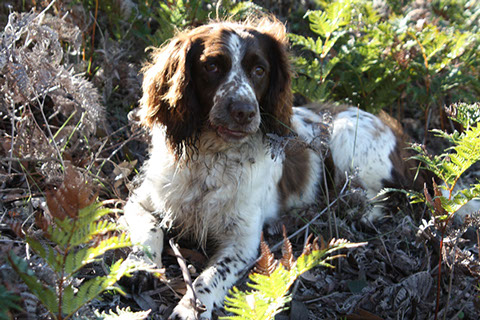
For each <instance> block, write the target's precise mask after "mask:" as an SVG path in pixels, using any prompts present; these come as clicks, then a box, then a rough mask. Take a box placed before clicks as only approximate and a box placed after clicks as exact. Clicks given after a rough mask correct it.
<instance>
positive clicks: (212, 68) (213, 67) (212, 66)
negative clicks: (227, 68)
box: [205, 62, 218, 73]
mask: <svg viewBox="0 0 480 320" xmlns="http://www.w3.org/2000/svg"><path fill="white" fill-rule="evenodd" d="M205 71H207V72H209V73H216V72H218V65H217V64H216V63H215V62H207V63H206V64H205Z"/></svg>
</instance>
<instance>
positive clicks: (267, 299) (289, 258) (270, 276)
mask: <svg viewBox="0 0 480 320" xmlns="http://www.w3.org/2000/svg"><path fill="white" fill-rule="evenodd" d="M311 238H312V237H311V236H310V237H309V238H308V240H307V243H306V244H305V247H304V249H303V253H302V254H301V255H300V257H298V259H297V260H295V259H294V257H293V253H292V245H291V243H290V241H289V240H288V238H287V237H286V234H285V229H284V242H283V247H282V254H283V257H282V258H281V259H280V262H278V261H276V260H275V259H274V257H273V254H272V253H271V251H270V248H269V247H268V245H267V244H266V243H265V242H264V241H263V239H262V241H261V245H260V250H261V255H260V258H259V260H258V261H257V264H256V267H255V269H254V272H253V273H252V274H250V276H249V278H250V282H248V283H247V285H248V286H249V287H250V288H252V289H253V290H252V291H240V290H239V289H238V288H236V287H233V288H232V289H231V290H230V294H229V296H227V297H226V298H225V299H226V300H225V310H227V311H229V312H231V313H233V314H235V315H234V316H227V317H223V318H221V319H225V320H228V319H231V320H233V319H251V320H266V319H273V318H274V316H275V315H276V314H277V313H279V312H280V311H282V310H283V309H284V308H285V305H286V304H287V303H288V302H289V301H290V300H291V297H290V296H289V295H288V291H289V289H290V287H291V286H292V284H293V283H294V282H295V280H296V279H297V278H298V277H299V276H300V275H301V274H302V273H304V272H306V271H308V270H310V269H312V268H313V267H316V266H324V267H333V266H332V265H330V264H329V263H328V262H327V261H330V260H333V259H336V258H338V257H341V256H342V255H336V256H327V255H329V254H330V253H332V252H335V251H338V250H340V249H346V248H355V247H358V246H362V245H365V243H350V242H348V241H346V240H344V239H338V240H335V239H332V240H331V241H330V242H329V243H328V244H325V243H324V242H323V240H322V239H320V244H318V238H316V239H314V240H313V242H311Z"/></svg>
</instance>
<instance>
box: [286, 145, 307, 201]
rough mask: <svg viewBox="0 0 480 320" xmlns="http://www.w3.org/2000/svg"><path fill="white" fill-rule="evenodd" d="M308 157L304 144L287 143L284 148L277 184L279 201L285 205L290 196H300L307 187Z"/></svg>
mask: <svg viewBox="0 0 480 320" xmlns="http://www.w3.org/2000/svg"><path fill="white" fill-rule="evenodd" d="M309 165H310V156H309V153H308V150H307V149H306V146H305V144H304V143H302V142H300V141H296V140H292V141H289V143H288V144H287V146H286V147H285V160H284V163H283V172H282V178H281V179H280V181H279V183H278V190H279V192H280V197H281V199H280V201H282V205H285V204H286V203H285V202H286V200H287V199H288V198H289V197H290V196H292V195H297V196H299V195H301V194H302V193H303V192H304V191H305V188H306V187H307V182H308V179H309V176H308V175H309V173H310V170H309V168H308V166H309Z"/></svg>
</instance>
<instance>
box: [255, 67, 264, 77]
mask: <svg viewBox="0 0 480 320" xmlns="http://www.w3.org/2000/svg"><path fill="white" fill-rule="evenodd" d="M253 73H254V74H255V75H256V76H257V77H259V78H261V77H263V76H264V75H265V69H264V68H263V67H261V66H256V67H255V68H254V69H253Z"/></svg>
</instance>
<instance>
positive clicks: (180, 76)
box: [125, 17, 423, 319]
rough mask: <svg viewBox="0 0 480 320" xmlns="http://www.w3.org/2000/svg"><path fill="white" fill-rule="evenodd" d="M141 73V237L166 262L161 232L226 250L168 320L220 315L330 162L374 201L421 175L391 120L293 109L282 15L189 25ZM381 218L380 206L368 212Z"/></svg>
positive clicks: (352, 111) (135, 202)
mask: <svg viewBox="0 0 480 320" xmlns="http://www.w3.org/2000/svg"><path fill="white" fill-rule="evenodd" d="M143 72H144V81H143V97H142V98H141V101H140V107H141V109H140V110H141V111H140V112H141V119H142V123H143V124H144V125H145V127H147V128H148V129H149V130H150V132H151V134H152V143H151V151H150V157H149V159H148V160H147V161H146V163H145V164H144V166H143V169H142V174H141V181H142V182H141V185H140V186H139V187H138V188H137V189H136V190H135V191H134V192H133V194H132V196H131V197H130V199H129V201H128V202H127V204H126V206H125V219H126V221H127V223H128V225H129V228H130V232H131V236H132V240H133V241H135V242H137V243H139V244H141V245H142V246H143V247H144V248H146V250H148V251H149V252H150V255H149V256H150V257H151V258H152V260H153V262H154V263H156V264H157V265H158V266H161V264H162V262H161V253H162V248H163V231H162V228H174V229H176V230H177V231H178V232H179V233H180V235H188V236H190V237H192V238H193V239H195V240H196V241H197V242H198V243H199V244H201V245H202V246H206V244H207V239H208V240H209V241H213V243H215V244H216V247H217V250H216V253H215V255H213V256H212V257H211V258H210V260H209V264H208V267H206V269H205V270H204V271H203V272H202V273H201V274H200V275H199V276H198V277H197V279H196V280H195V281H194V282H193V290H192V288H188V289H187V292H186V294H185V296H184V297H183V298H182V299H181V300H180V302H179V303H178V305H177V306H176V307H175V308H174V310H173V313H172V315H171V316H170V319H196V316H197V315H198V313H199V312H198V310H203V312H202V313H201V314H199V315H198V317H200V318H201V319H210V318H211V315H212V310H213V309H214V308H215V307H220V306H222V304H223V301H224V297H225V295H226V293H227V291H228V289H229V288H230V287H231V286H232V285H233V284H234V283H235V281H236V280H237V279H239V277H240V276H241V274H242V272H243V270H244V269H245V268H246V267H247V266H248V265H249V264H250V263H251V262H252V261H254V260H255V258H256V257H257V254H258V253H257V252H258V247H259V243H260V236H261V232H262V228H263V226H264V225H265V224H266V223H269V222H270V221H273V220H274V219H275V218H276V217H278V215H279V214H280V213H282V212H287V211H289V210H290V209H292V208H301V207H307V206H310V205H312V204H314V203H315V202H316V199H317V197H318V196H319V189H320V188H321V185H322V181H323V174H324V166H325V162H326V159H327V158H328V159H330V160H331V162H332V163H333V167H334V168H333V169H334V171H335V177H336V178H335V180H336V181H337V182H338V181H339V180H341V177H342V176H344V173H345V172H351V171H352V170H353V168H357V171H358V174H357V182H358V183H359V184H360V185H361V186H362V187H363V188H365V190H366V192H367V195H368V196H369V197H373V196H375V195H376V194H377V193H378V192H379V191H380V190H381V189H382V188H383V187H386V186H398V185H402V186H408V185H409V184H411V183H412V181H413V180H414V179H413V176H414V174H415V173H414V172H412V171H411V170H410V166H409V164H408V163H406V162H405V161H404V158H405V149H404V148H405V146H406V144H405V136H404V135H403V133H402V131H401V129H400V128H398V127H397V126H396V125H395V124H394V123H393V122H392V121H390V120H391V119H388V118H386V116H385V115H384V116H383V118H382V116H378V117H377V116H374V115H372V114H370V113H367V112H364V111H361V110H359V109H358V108H354V107H348V106H340V107H335V108H332V107H330V108H329V107H328V106H327V108H326V107H325V106H321V105H309V106H306V107H292V100H293V99H292V90H291V77H292V71H291V66H290V63H289V53H288V41H287V37H286V30H285V26H284V25H283V24H282V23H281V22H279V21H278V20H276V19H275V18H272V17H264V18H262V19H259V20H257V21H255V22H254V21H249V22H244V23H236V22H226V21H223V22H212V23H210V24H207V25H203V26H200V27H197V28H195V29H191V30H187V31H184V32H181V33H179V34H177V35H176V36H175V37H174V38H173V39H172V40H171V41H170V42H168V44H166V45H164V46H163V47H161V48H159V49H156V50H155V51H154V52H153V54H152V62H151V63H149V64H147V65H146V66H145V67H144V69H143ZM327 109H329V111H328V110H327ZM326 114H329V115H330V116H331V123H328V122H329V121H327V120H326ZM417 183H418V184H420V185H423V184H422V182H421V181H417ZM379 216H381V209H380V208H374V209H373V210H371V211H370V212H369V213H368V214H367V216H366V218H365V219H366V220H375V219H377V218H378V217H379ZM194 297H196V299H197V300H196V301H194Z"/></svg>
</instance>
